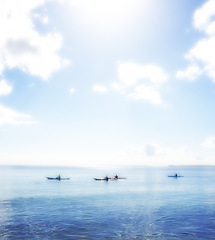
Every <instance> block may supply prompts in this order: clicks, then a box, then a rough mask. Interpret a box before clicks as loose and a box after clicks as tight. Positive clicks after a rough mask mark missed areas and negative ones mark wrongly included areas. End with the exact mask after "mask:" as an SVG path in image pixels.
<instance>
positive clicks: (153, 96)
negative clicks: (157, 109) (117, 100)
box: [112, 62, 168, 104]
mask: <svg viewBox="0 0 215 240" xmlns="http://www.w3.org/2000/svg"><path fill="white" fill-rule="evenodd" d="M118 76H119V81H118V82H114V83H112V87H113V88H114V89H115V90H117V91H119V92H121V93H123V94H124V95H126V96H127V97H130V98H132V99H135V100H145V101H150V102H151V103H153V104H161V103H162V100H161V97H160V87H161V86H162V85H163V83H164V82H166V81H167V79H168V76H167V74H166V73H165V72H164V71H163V70H162V69H161V68H160V67H158V66H155V65H138V64H136V63H132V62H128V63H119V64H118Z"/></svg>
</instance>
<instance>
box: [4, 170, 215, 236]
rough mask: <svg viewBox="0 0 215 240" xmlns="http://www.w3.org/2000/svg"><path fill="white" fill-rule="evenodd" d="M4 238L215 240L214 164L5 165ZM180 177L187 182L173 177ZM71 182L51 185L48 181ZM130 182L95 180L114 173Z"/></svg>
mask: <svg viewBox="0 0 215 240" xmlns="http://www.w3.org/2000/svg"><path fill="white" fill-rule="evenodd" d="M0 173H1V180H0V239H3V240H6V239H22V240H23V239H50V240H51V239H52V240H53V239H75V240H76V239H77V240H78V239H89V240H91V239H92V240H94V239H116V240H118V239H161V240H162V239H163V240H168V239H185V240H186V239H189V240H192V239H215V168H214V167H139V166H138V167H118V168H117V167H106V168H105V167H100V168H99V167H97V168H75V167H73V168H63V167H12V166H11V167H6V166H4V167H0ZM175 173H178V174H179V175H183V176H184V177H180V178H172V177H168V175H174V174H175ZM59 174H61V176H62V177H70V180H67V181H66V180H65V181H58V180H47V179H46V177H47V176H49V177H56V176H57V175H59ZM115 174H118V176H119V177H126V178H127V179H122V180H120V179H119V180H117V181H95V180H94V177H97V178H100V177H101V178H102V177H105V176H106V175H108V176H109V177H113V176H114V175H115Z"/></svg>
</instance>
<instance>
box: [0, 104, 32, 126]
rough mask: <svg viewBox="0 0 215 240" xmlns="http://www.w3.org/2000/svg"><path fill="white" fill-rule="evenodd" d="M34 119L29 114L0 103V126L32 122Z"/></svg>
mask: <svg viewBox="0 0 215 240" xmlns="http://www.w3.org/2000/svg"><path fill="white" fill-rule="evenodd" d="M34 123H35V121H33V120H32V119H31V117H30V116H29V115H25V114H20V113H17V112H15V111H13V110H11V109H9V108H6V107H4V106H2V105H0V126H1V125H17V124H34Z"/></svg>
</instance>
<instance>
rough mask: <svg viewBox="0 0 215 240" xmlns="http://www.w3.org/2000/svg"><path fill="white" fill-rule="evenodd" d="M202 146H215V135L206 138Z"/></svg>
mask: <svg viewBox="0 0 215 240" xmlns="http://www.w3.org/2000/svg"><path fill="white" fill-rule="evenodd" d="M202 146H203V147H207V148H215V137H208V138H207V139H205V140H204V142H203V143H202Z"/></svg>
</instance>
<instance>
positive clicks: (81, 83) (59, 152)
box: [0, 0, 215, 166]
mask: <svg viewBox="0 0 215 240" xmlns="http://www.w3.org/2000/svg"><path fill="white" fill-rule="evenodd" d="M0 36H1V38H0V164H3V165H5V164H6V165H48V166H49V165H50V166H52V165H63V166H95V165H153V166H166V165H215V127H214V123H215V0H208V1H206V0H190V1H187V0H174V1H173V0H159V1H157V0H150V1H148V0H31V1H29V0H20V1H16V0H7V1H6V0H0Z"/></svg>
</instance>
